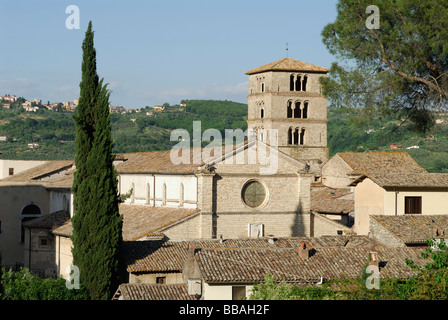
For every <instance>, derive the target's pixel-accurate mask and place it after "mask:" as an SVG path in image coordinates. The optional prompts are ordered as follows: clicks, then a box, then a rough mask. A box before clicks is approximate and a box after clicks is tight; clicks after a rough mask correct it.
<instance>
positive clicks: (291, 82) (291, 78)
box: [289, 74, 295, 91]
mask: <svg viewBox="0 0 448 320" xmlns="http://www.w3.org/2000/svg"><path fill="white" fill-rule="evenodd" d="M294 78H295V76H294V75H293V74H292V75H291V76H290V77H289V91H294V88H295V84H294Z"/></svg>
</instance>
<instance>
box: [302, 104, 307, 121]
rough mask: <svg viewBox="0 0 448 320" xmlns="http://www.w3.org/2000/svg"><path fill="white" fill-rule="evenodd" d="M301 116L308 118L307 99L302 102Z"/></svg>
mask: <svg viewBox="0 0 448 320" xmlns="http://www.w3.org/2000/svg"><path fill="white" fill-rule="evenodd" d="M302 118H303V119H306V118H308V101H305V102H304V103H303V110H302Z"/></svg>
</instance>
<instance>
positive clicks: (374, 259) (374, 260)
mask: <svg viewBox="0 0 448 320" xmlns="http://www.w3.org/2000/svg"><path fill="white" fill-rule="evenodd" d="M369 266H377V267H379V266H380V260H379V259H378V252H376V251H370V253H369Z"/></svg>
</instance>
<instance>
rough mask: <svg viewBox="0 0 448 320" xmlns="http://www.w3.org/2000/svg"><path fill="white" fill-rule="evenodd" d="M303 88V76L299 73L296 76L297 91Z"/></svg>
mask: <svg viewBox="0 0 448 320" xmlns="http://www.w3.org/2000/svg"><path fill="white" fill-rule="evenodd" d="M301 89H302V77H301V76H299V75H298V76H297V78H296V86H295V91H301Z"/></svg>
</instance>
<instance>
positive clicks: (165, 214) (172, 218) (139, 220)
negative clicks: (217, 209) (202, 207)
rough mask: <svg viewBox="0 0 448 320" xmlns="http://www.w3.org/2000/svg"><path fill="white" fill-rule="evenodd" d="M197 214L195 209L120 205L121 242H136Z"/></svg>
mask: <svg viewBox="0 0 448 320" xmlns="http://www.w3.org/2000/svg"><path fill="white" fill-rule="evenodd" d="M198 212H199V210H197V209H185V208H170V207H151V206H138V205H129V204H121V205H120V214H122V215H123V240H125V241H127V240H130V241H132V240H137V239H138V238H141V237H144V236H147V235H150V234H152V233H154V232H156V231H158V230H160V229H162V228H164V227H168V226H169V225H171V224H173V223H175V222H178V221H180V220H182V219H186V218H189V217H192V216H193V215H195V214H197V213H198Z"/></svg>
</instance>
